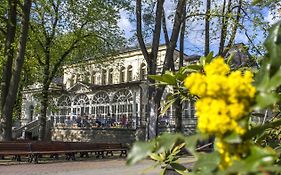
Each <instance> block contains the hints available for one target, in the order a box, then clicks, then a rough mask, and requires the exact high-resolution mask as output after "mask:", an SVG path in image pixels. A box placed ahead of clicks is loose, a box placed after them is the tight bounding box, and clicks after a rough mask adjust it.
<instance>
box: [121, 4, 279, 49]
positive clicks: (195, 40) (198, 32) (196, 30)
mask: <svg viewBox="0 0 281 175" xmlns="http://www.w3.org/2000/svg"><path fill="white" fill-rule="evenodd" d="M203 6H204V5H203ZM174 7H175V5H174V4H173V2H172V1H166V2H165V4H164V8H165V12H166V14H171V13H172V11H173V9H174ZM200 8H201V9H200V10H201V11H204V9H203V7H200ZM274 10H275V12H277V13H278V12H279V17H280V16H281V10H280V9H274ZM120 15H121V18H120V20H119V23H118V25H119V26H120V28H121V29H122V30H123V31H124V35H125V37H126V38H127V39H129V38H131V37H132V36H133V35H134V32H133V31H135V28H136V26H135V24H134V23H131V22H130V20H129V14H128V13H127V12H126V11H122V12H121V13H120ZM262 15H263V17H264V19H265V21H267V22H269V24H273V23H275V22H276V21H277V20H278V18H276V19H274V16H276V14H274V12H273V11H271V10H269V9H268V8H264V9H263V10H262ZM279 19H280V18H279ZM167 21H168V24H167V27H168V30H169V33H171V29H172V23H171V22H169V20H167ZM202 24H204V21H203V20H199V21H197V22H187V25H188V26H189V27H190V28H191V29H192V30H189V31H190V32H189V33H188V35H187V37H186V38H185V52H186V53H187V54H202V53H203V51H204V50H203V46H204V34H202V30H203V29H204V25H202ZM245 24H246V25H247V27H248V28H251V24H250V23H249V22H248V23H245ZM248 30H249V29H248ZM248 33H249V34H253V32H252V31H251V29H250V30H249V31H248ZM264 39H265V37H264V35H263V34H262V32H261V31H257V38H256V40H255V42H256V43H259V42H263V41H264ZM212 41H213V44H211V50H212V51H214V52H217V48H218V43H219V41H218V40H216V39H213V40H212ZM241 42H243V43H248V42H249V41H248V39H247V37H246V36H245V32H244V31H242V30H240V32H238V33H237V36H236V43H241ZM161 43H164V40H163V38H162V39H161ZM133 45H134V44H133Z"/></svg>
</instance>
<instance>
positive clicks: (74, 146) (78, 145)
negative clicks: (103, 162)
mask: <svg viewBox="0 0 281 175" xmlns="http://www.w3.org/2000/svg"><path fill="white" fill-rule="evenodd" d="M66 144H68V145H69V148H70V150H71V151H73V152H76V153H80V157H84V156H86V157H89V153H95V155H96V157H97V158H104V149H103V148H102V147H100V145H98V144H95V143H88V142H66Z"/></svg>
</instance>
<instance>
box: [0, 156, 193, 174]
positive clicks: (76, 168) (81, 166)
mask: <svg viewBox="0 0 281 175" xmlns="http://www.w3.org/2000/svg"><path fill="white" fill-rule="evenodd" d="M192 161H193V159H192V158H184V159H181V161H180V162H185V163H190V162H192ZM152 165H154V162H153V161H151V160H143V161H142V162H140V163H138V164H136V165H133V166H126V160H124V159H103V160H88V161H87V160H83V161H74V162H54V163H44V164H26V163H25V164H17V165H0V175H2V174H3V175H158V174H159V172H160V168H159V167H158V168H156V169H151V168H150V167H151V166H152ZM148 169H149V170H148Z"/></svg>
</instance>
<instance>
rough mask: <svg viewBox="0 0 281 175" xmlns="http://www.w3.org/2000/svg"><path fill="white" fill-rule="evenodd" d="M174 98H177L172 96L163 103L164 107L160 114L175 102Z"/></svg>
mask: <svg viewBox="0 0 281 175" xmlns="http://www.w3.org/2000/svg"><path fill="white" fill-rule="evenodd" d="M176 100H177V99H176V98H173V99H171V100H169V101H167V102H166V103H165V105H164V108H163V109H162V110H161V115H163V114H165V113H166V111H167V110H168V109H169V108H170V107H171V106H172V105H173V104H174V103H175V101H176Z"/></svg>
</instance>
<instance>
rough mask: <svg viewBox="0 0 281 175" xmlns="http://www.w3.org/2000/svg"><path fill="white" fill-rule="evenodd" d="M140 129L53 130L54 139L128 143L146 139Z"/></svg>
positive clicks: (57, 128) (62, 128)
mask: <svg viewBox="0 0 281 175" xmlns="http://www.w3.org/2000/svg"><path fill="white" fill-rule="evenodd" d="M141 132H142V131H141V130H140V129H138V130H136V129H123V128H120V129H117V128H114V129H110V128H107V129H105V128H64V127H56V128H54V129H53V130H52V140H54V141H65V142H93V143H127V144H132V143H133V142H134V141H136V140H144V138H143V136H144V135H143V134H138V133H141Z"/></svg>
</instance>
